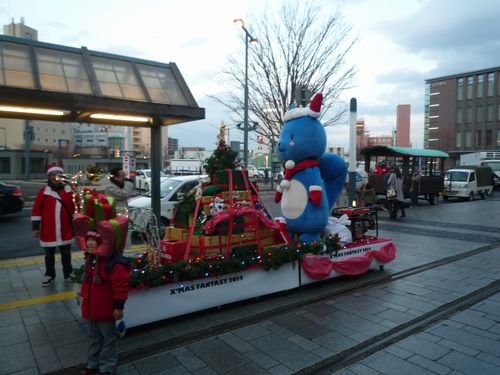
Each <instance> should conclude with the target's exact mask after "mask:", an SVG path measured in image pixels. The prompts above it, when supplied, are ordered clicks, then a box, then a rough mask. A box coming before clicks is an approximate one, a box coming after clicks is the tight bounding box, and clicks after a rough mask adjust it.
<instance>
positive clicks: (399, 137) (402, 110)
mask: <svg viewBox="0 0 500 375" xmlns="http://www.w3.org/2000/svg"><path fill="white" fill-rule="evenodd" d="M410 118H411V106H410V105H409V104H400V105H398V107H397V109H396V137H395V138H396V146H399V147H410Z"/></svg>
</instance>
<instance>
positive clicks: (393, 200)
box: [386, 167, 406, 219]
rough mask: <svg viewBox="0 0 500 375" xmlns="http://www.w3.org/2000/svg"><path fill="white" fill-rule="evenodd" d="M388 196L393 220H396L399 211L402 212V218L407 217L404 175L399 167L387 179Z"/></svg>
mask: <svg viewBox="0 0 500 375" xmlns="http://www.w3.org/2000/svg"><path fill="white" fill-rule="evenodd" d="M386 196H387V200H388V206H389V214H390V217H391V219H396V218H397V215H398V210H401V217H405V216H406V213H405V207H404V194H403V175H402V174H401V171H400V170H399V168H398V167H394V168H393V170H392V171H391V173H390V175H389V178H388V179H387V191H386Z"/></svg>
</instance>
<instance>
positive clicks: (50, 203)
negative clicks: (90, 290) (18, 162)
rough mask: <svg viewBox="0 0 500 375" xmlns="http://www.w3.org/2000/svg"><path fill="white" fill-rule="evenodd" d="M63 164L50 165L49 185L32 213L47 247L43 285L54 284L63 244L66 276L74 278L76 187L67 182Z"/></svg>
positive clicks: (35, 233)
mask: <svg viewBox="0 0 500 375" xmlns="http://www.w3.org/2000/svg"><path fill="white" fill-rule="evenodd" d="M63 173H64V170H63V168H62V167H61V166H60V165H57V164H52V165H49V166H48V168H47V177H48V181H47V185H46V186H44V187H42V188H41V189H40V190H39V191H38V194H37V196H36V199H35V203H34V204H33V209H32V213H31V222H32V227H33V236H34V237H35V238H38V239H39V240H40V246H42V247H43V249H44V251H45V276H47V277H48V279H46V280H45V281H43V282H42V286H43V287H46V286H50V285H52V284H54V282H55V278H56V269H55V252H56V248H57V247H59V250H60V251H61V263H62V269H63V274H64V279H65V280H71V275H72V273H73V266H72V265H71V243H72V242H73V237H74V235H73V225H72V218H73V214H74V213H75V204H74V201H73V191H72V189H71V187H70V186H69V185H67V184H65V183H64V180H63V178H62V174H63Z"/></svg>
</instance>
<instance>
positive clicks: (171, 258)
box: [160, 240, 187, 264]
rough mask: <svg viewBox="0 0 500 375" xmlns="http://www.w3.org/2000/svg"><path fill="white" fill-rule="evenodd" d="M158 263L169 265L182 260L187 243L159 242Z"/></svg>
mask: <svg viewBox="0 0 500 375" xmlns="http://www.w3.org/2000/svg"><path fill="white" fill-rule="evenodd" d="M160 246H161V253H160V263H161V264H171V263H175V262H178V261H180V260H183V259H184V253H185V252H186V246H187V241H175V240H173V241H170V240H161V241H160Z"/></svg>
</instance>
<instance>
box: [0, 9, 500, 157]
mask: <svg viewBox="0 0 500 375" xmlns="http://www.w3.org/2000/svg"><path fill="white" fill-rule="evenodd" d="M309 1H310V2H313V3H315V4H320V5H321V6H322V9H324V11H325V12H333V11H334V10H335V9H336V8H337V7H338V8H339V9H340V11H341V13H342V14H343V15H344V16H345V20H346V22H347V23H348V24H349V25H351V27H352V28H353V32H354V34H355V35H356V36H357V37H358V38H359V43H358V44H357V46H356V48H355V50H354V52H353V53H352V55H351V56H350V60H349V62H351V63H353V64H355V65H356V66H357V71H358V74H357V76H356V79H355V81H354V88H353V89H352V90H349V92H345V94H344V95H343V100H344V101H345V102H349V99H350V98H351V97H356V98H357V101H358V118H363V119H365V124H366V128H367V129H368V130H370V132H371V134H372V135H390V134H391V131H392V129H393V128H394V127H395V114H396V107H397V105H398V104H411V107H412V112H411V138H412V139H411V140H412V142H413V145H414V146H415V147H422V140H423V122H424V114H423V112H424V108H423V103H424V89H425V85H424V81H425V79H428V78H436V77H439V76H443V75H448V74H455V73H460V72H464V71H469V70H477V69H483V68H489V67H493V66H499V65H500V22H499V19H500V1H499V0H477V1H470V0H432V1H430V0H385V1H384V0H341V1H334V0H325V1H321V0H309ZM270 3H272V2H271V0H220V1H217V0H212V1H206V0H199V1H195V0H156V1H154V0H140V1H139V0H134V1H132V0H106V1H104V0H86V1H76V0H43V1H41V0H39V1H36V0H31V1H28V0H0V20H1V21H2V24H7V23H9V22H11V20H12V19H14V21H15V22H19V21H20V19H21V17H24V20H25V24H26V25H28V26H30V27H33V28H35V29H37V30H38V38H39V40H40V41H44V42H48V43H55V44H62V45H67V46H72V47H81V46H86V47H87V48H88V49H90V50H95V51H101V52H111V53H116V54H120V55H125V56H132V57H137V58H142V59H147V60H153V61H159V62H165V63H168V62H170V61H172V62H175V63H176V64H177V65H178V67H179V69H180V71H181V73H182V75H183V76H184V78H185V80H186V81H187V84H188V86H189V87H190V89H191V91H192V93H193V95H194V97H195V98H196V100H197V102H198V104H199V105H200V106H202V107H204V108H205V109H206V119H205V120H202V121H197V122H193V123H187V124H180V125H175V126H172V127H170V128H169V129H170V130H169V135H170V136H171V137H175V138H179V141H180V145H181V146H203V147H206V148H208V149H211V148H213V146H214V144H215V139H216V134H217V127H218V125H219V123H220V122H221V121H222V120H223V121H226V122H228V121H229V118H230V116H229V115H228V114H227V113H225V112H224V111H223V110H222V109H221V108H220V106H218V105H216V104H215V103H214V102H213V101H210V100H209V99H208V98H207V95H209V94H216V93H217V92H218V90H219V88H218V87H217V85H216V84H215V81H214V77H216V76H217V74H219V73H220V71H221V66H222V65H223V64H224V62H225V61H226V58H227V56H228V55H235V54H238V53H241V50H242V49H243V48H244V45H243V43H242V40H241V34H240V33H241V32H242V31H241V30H240V29H238V28H236V27H235V26H234V24H233V19H234V18H244V19H249V18H250V17H251V16H252V15H255V14H258V13H259V12H262V9H269V8H270V5H269V4H270ZM246 26H247V27H248V28H249V30H250V31H251V30H252V27H251V24H247V25H246ZM255 36H256V37H257V38H258V35H255ZM242 95H243V92H242ZM228 125H229V126H232V124H228ZM231 138H232V139H233V140H240V141H241V140H242V139H243V137H242V134H241V132H239V131H237V130H234V131H233V132H232V133H231ZM250 138H254V136H252V135H251V137H250ZM328 143H329V145H331V146H344V147H347V145H348V126H347V124H346V125H338V126H335V127H331V128H328Z"/></svg>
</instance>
